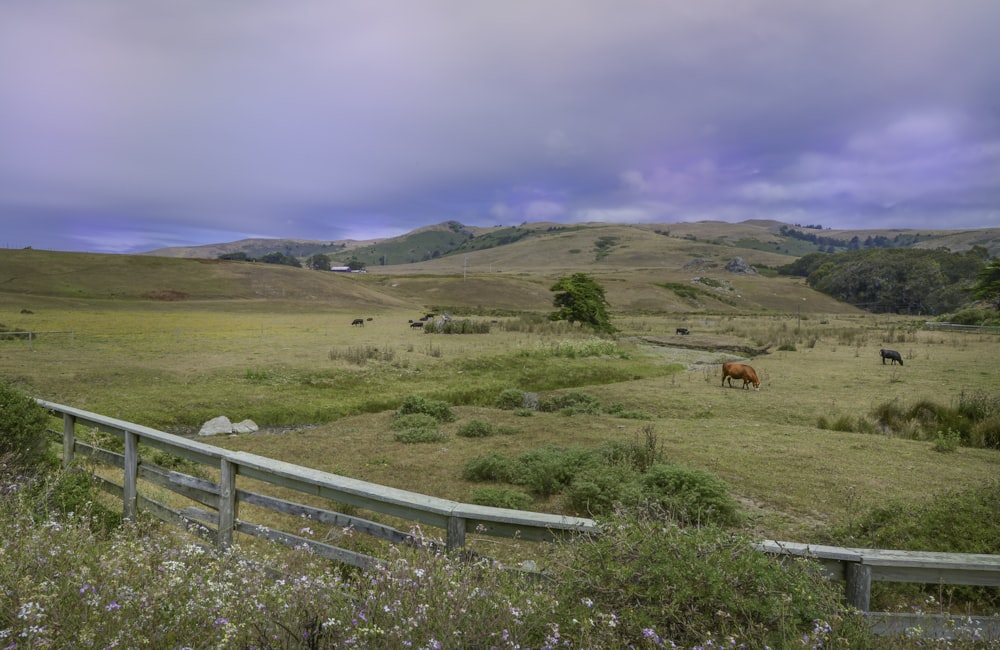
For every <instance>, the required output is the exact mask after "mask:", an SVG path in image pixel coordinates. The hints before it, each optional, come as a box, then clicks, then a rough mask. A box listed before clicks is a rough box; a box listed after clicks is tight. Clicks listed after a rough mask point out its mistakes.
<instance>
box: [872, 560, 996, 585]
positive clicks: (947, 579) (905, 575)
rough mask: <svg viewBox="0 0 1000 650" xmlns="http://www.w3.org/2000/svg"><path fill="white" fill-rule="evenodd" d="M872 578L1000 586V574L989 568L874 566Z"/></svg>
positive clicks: (891, 580)
mask: <svg viewBox="0 0 1000 650" xmlns="http://www.w3.org/2000/svg"><path fill="white" fill-rule="evenodd" d="M871 569H872V580H876V581H879V582H917V583H923V584H944V585H979V586H983V587H996V586H1000V574H998V573H997V572H995V571H992V570H989V569H980V568H970V569H949V568H935V567H926V566H924V567H921V566H913V567H908V566H900V565H895V566H878V565H875V566H872V567H871Z"/></svg>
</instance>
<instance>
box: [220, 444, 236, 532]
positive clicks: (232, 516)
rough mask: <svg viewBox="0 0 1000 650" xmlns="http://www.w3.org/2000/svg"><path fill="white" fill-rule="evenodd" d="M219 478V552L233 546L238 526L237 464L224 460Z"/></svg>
mask: <svg viewBox="0 0 1000 650" xmlns="http://www.w3.org/2000/svg"><path fill="white" fill-rule="evenodd" d="M220 470H221V475H220V477H219V550H221V551H224V550H226V549H227V548H229V547H230V546H232V545H233V527H234V526H235V524H236V463H234V462H232V461H231V460H229V459H228V458H223V459H222V464H221V466H220Z"/></svg>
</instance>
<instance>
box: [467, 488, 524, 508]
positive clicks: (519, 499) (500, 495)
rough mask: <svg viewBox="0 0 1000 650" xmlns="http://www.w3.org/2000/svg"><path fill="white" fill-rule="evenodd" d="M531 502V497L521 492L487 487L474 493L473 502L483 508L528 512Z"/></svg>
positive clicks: (477, 489)
mask: <svg viewBox="0 0 1000 650" xmlns="http://www.w3.org/2000/svg"><path fill="white" fill-rule="evenodd" d="M531 501H532V499H531V497H530V496H529V495H527V494H525V493H524V492H521V491H520V490H510V489H507V488H490V487H485V488H476V489H475V490H473V491H472V502H473V503H475V504H477V505H481V506H492V507H494V508H511V509H512V510H527V509H528V508H529V507H530V506H531Z"/></svg>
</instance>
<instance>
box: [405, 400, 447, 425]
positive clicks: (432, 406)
mask: <svg viewBox="0 0 1000 650" xmlns="http://www.w3.org/2000/svg"><path fill="white" fill-rule="evenodd" d="M411 413H426V414H427V415H430V416H433V417H434V418H435V419H436V420H437V421H438V422H453V421H454V420H455V414H454V413H452V411H451V405H450V404H448V403H447V402H443V401H441V400H436V399H429V398H427V397H421V396H420V395H408V396H407V397H404V398H403V403H402V404H400V405H399V409H398V410H397V411H396V417H399V416H401V415H408V414H411Z"/></svg>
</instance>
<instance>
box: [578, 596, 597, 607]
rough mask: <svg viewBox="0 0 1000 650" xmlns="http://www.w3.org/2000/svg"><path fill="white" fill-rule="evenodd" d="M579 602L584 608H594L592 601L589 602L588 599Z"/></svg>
mask: <svg viewBox="0 0 1000 650" xmlns="http://www.w3.org/2000/svg"><path fill="white" fill-rule="evenodd" d="M580 602H582V603H583V604H584V606H585V607H593V606H594V601H592V600H591V599H589V598H584V599H583V600H581V601H580Z"/></svg>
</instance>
